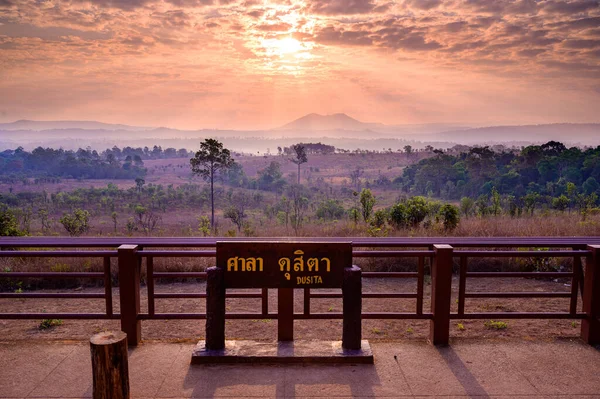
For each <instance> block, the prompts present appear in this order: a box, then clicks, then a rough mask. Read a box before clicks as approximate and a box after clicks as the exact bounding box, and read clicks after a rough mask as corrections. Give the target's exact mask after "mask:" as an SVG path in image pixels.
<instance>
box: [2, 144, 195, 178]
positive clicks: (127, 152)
mask: <svg viewBox="0 0 600 399" xmlns="http://www.w3.org/2000/svg"><path fill="white" fill-rule="evenodd" d="M190 156H191V153H189V152H188V151H187V150H186V149H183V148H182V149H179V150H176V149H175V148H167V149H165V150H163V149H162V148H161V147H160V146H154V148H152V149H150V148H148V147H144V148H141V147H138V148H133V147H124V148H123V149H121V148H119V147H117V146H114V147H113V148H110V149H106V150H105V151H102V152H98V151H96V150H92V149H81V148H80V149H79V150H77V151H72V150H63V149H52V148H42V147H38V148H36V149H34V150H33V151H31V152H28V151H25V150H23V148H22V147H19V148H17V149H16V150H6V151H3V152H0V176H3V177H4V179H3V180H6V179H7V178H8V179H11V178H12V179H15V180H18V179H19V178H20V177H32V176H33V177H36V178H38V179H48V178H51V177H53V178H73V179H135V178H138V177H143V176H144V175H145V174H146V169H145V168H144V160H147V159H162V158H188V157H190Z"/></svg>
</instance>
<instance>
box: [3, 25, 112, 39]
mask: <svg viewBox="0 0 600 399" xmlns="http://www.w3.org/2000/svg"><path fill="white" fill-rule="evenodd" d="M1 35H5V36H8V37H39V38H40V39H44V40H62V39H63V38H65V37H68V36H76V37H80V38H82V39H85V40H105V39H110V38H111V37H112V35H113V34H112V33H111V32H95V31H84V30H79V29H71V28H62V27H56V26H49V27H41V26H36V25H31V24H19V23H16V24H15V23H11V24H1V25H0V36H1Z"/></svg>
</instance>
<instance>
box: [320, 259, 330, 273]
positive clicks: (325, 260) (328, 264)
mask: <svg viewBox="0 0 600 399" xmlns="http://www.w3.org/2000/svg"><path fill="white" fill-rule="evenodd" d="M321 260H322V261H323V262H326V263H327V271H328V272H330V271H331V261H330V260H329V258H321Z"/></svg>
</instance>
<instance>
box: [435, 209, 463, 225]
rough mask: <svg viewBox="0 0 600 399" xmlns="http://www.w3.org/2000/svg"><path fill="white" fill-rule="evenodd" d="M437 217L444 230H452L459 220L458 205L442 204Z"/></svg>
mask: <svg viewBox="0 0 600 399" xmlns="http://www.w3.org/2000/svg"><path fill="white" fill-rule="evenodd" d="M437 218H439V220H440V221H441V222H442V224H443V225H444V229H445V230H448V231H452V230H454V229H456V228H457V227H458V223H459V222H460V216H459V214H458V207H456V206H454V205H451V204H445V205H442V207H441V208H440V210H439V211H438V213H437Z"/></svg>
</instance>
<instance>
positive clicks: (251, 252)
mask: <svg viewBox="0 0 600 399" xmlns="http://www.w3.org/2000/svg"><path fill="white" fill-rule="evenodd" d="M351 265H352V246H351V243H350V242H346V243H339V242H335V243H329V242H319V243H313V242H248V241H244V242H217V267H220V268H223V269H224V270H225V285H226V287H228V288H339V287H341V286H342V278H343V270H344V268H345V267H350V266H351Z"/></svg>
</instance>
